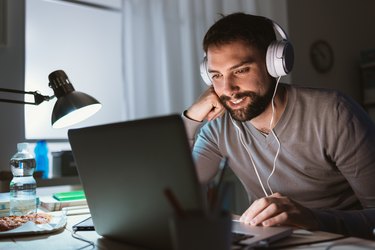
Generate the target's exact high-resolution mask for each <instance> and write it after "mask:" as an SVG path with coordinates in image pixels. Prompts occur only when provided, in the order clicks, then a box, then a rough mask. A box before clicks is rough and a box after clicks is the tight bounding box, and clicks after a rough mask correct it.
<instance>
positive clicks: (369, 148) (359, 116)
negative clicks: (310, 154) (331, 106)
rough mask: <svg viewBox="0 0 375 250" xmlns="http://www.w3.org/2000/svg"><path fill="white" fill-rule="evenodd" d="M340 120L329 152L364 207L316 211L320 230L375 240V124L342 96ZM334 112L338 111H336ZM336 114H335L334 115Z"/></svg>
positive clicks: (337, 108) (338, 107) (339, 107)
mask: <svg viewBox="0 0 375 250" xmlns="http://www.w3.org/2000/svg"><path fill="white" fill-rule="evenodd" d="M337 103H338V106H337V107H336V110H335V112H337V113H336V114H337V117H338V118H337V121H335V123H334V124H336V125H335V127H334V128H335V129H333V130H331V131H332V132H333V134H335V136H334V137H331V139H332V140H331V143H330V145H331V147H328V150H327V152H328V153H329V155H330V156H331V157H332V158H331V159H332V160H333V162H334V163H335V164H336V166H337V168H338V169H339V171H340V172H341V173H342V174H343V176H345V179H346V180H347V181H348V182H349V184H350V186H351V188H352V190H353V192H354V193H355V195H356V197H357V199H358V200H359V201H360V203H361V205H362V209H359V210H353V209H349V210H346V211H343V210H333V209H331V210H330V209H328V208H327V209H321V210H314V211H313V212H314V213H315V215H316V217H317V219H318V221H319V223H320V229H321V230H323V231H329V232H334V233H340V234H343V235H347V236H356V237H362V238H368V239H374V238H375V236H374V234H373V231H374V229H375V186H374V180H375V143H374V142H375V126H374V123H373V122H372V121H371V119H370V118H369V116H368V115H367V114H366V113H365V112H364V110H363V109H362V108H360V107H359V106H358V105H357V104H356V103H355V102H354V101H352V100H351V99H348V98H345V97H344V96H339V101H338V102H337ZM333 113H334V112H333ZM332 117H335V116H334V115H333V116H332Z"/></svg>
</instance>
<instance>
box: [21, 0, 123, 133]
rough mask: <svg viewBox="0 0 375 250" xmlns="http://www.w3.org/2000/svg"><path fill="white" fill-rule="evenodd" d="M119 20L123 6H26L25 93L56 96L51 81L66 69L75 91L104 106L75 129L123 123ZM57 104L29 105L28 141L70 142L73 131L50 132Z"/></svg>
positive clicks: (32, 1) (53, 0)
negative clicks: (55, 75)
mask: <svg viewBox="0 0 375 250" xmlns="http://www.w3.org/2000/svg"><path fill="white" fill-rule="evenodd" d="M121 15H122V13H121V0H111V1H107V0H102V1H99V0H96V1H68V0H65V1H62V0H49V1H46V0H28V1H26V44H25V46H26V49H25V53H26V55H25V57H26V66H25V90H26V91H35V90H38V91H39V92H40V93H41V94H43V95H53V91H52V89H51V88H50V87H48V75H49V74H50V73H51V72H53V71H55V70H58V69H62V70H64V71H65V72H66V74H67V75H68V77H69V79H70V81H71V82H72V84H73V86H74V88H75V89H76V90H77V91H81V92H85V93H87V94H89V95H91V96H93V97H95V98H96V99H97V100H98V101H99V102H101V103H102V104H103V108H102V109H101V110H100V111H99V112H98V113H97V114H95V115H94V116H93V117H91V118H89V119H88V120H87V121H85V122H82V123H80V124H77V125H76V126H75V127H81V126H89V125H96V124H103V123H110V122H117V121H121V120H124V119H125V102H124V97H123V96H124V91H123V89H124V87H123V76H122V26H121V23H122V17H121ZM55 102H56V98H55V99H53V100H51V101H49V102H44V103H42V104H40V105H39V106H33V105H25V130H26V131H25V136H26V139H32V140H33V139H67V130H68V129H69V128H66V129H53V128H52V127H51V113H52V109H53V106H54V104H55ZM70 128H72V127H70Z"/></svg>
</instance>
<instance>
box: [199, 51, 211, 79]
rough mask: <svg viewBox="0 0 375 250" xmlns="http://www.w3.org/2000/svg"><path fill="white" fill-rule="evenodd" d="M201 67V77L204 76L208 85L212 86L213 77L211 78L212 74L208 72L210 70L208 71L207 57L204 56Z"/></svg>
mask: <svg viewBox="0 0 375 250" xmlns="http://www.w3.org/2000/svg"><path fill="white" fill-rule="evenodd" d="M199 69H200V73H201V77H202V79H203V81H204V82H205V83H206V84H207V85H208V86H211V85H212V82H211V78H210V75H209V74H208V71H207V57H204V58H203V60H202V62H201V64H200V67H199Z"/></svg>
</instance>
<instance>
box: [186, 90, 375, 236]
mask: <svg viewBox="0 0 375 250" xmlns="http://www.w3.org/2000/svg"><path fill="white" fill-rule="evenodd" d="M281 86H283V87H285V88H286V90H287V95H288V102H287V105H286V109H285V111H284V113H283V114H282V117H281V118H280V120H279V121H278V123H277V125H276V127H275V128H274V131H275V133H276V135H277V137H278V139H279V141H280V144H281V147H280V153H279V155H278V157H277V160H276V164H275V170H274V173H273V174H272V176H271V177H269V176H270V174H271V172H272V170H273V166H274V164H273V161H274V159H275V155H276V153H277V150H278V148H279V145H278V143H277V140H276V138H275V137H274V135H273V134H272V133H270V134H269V135H267V136H265V135H263V134H262V133H260V132H259V131H258V130H257V129H256V128H255V127H253V126H252V125H251V123H250V122H237V121H234V120H232V119H231V117H230V115H229V113H228V112H226V113H225V114H224V115H223V116H222V117H220V118H217V119H215V120H213V121H211V122H207V123H205V124H202V123H199V122H195V121H192V120H189V119H188V118H187V117H185V116H183V119H184V122H185V125H186V128H187V131H188V136H189V139H190V140H191V144H192V145H194V146H193V156H194V160H195V162H196V166H197V171H198V176H199V179H200V181H201V182H202V183H207V182H208V181H209V180H210V179H211V178H212V177H213V176H214V175H215V174H216V171H217V169H218V165H219V162H220V160H221V158H222V157H223V156H227V157H229V166H230V167H231V169H232V170H233V172H234V173H235V174H236V175H237V177H238V178H239V179H240V181H241V182H242V184H243V185H244V188H245V189H246V191H247V193H248V195H249V200H250V201H254V200H255V199H258V198H260V197H263V196H265V192H264V191H263V189H262V185H263V187H264V189H265V190H266V192H267V193H268V194H270V193H271V190H270V189H269V187H270V188H271V189H272V191H273V192H279V193H281V194H283V195H286V196H288V197H290V198H291V199H293V200H295V201H297V202H299V203H300V204H302V205H303V206H306V207H308V208H311V209H313V211H314V212H315V215H316V216H317V218H318V220H319V221H320V224H321V230H325V231H331V232H335V233H341V234H346V235H353V236H360V237H367V238H370V237H372V229H373V228H374V227H375V125H374V123H373V122H372V121H371V119H370V118H369V116H368V115H367V114H366V113H365V112H364V111H363V109H362V108H361V107H360V106H359V105H358V104H356V103H355V102H354V101H353V100H351V99H350V98H348V97H346V96H344V95H342V94H341V93H339V92H337V91H333V90H323V89H313V88H306V87H297V86H291V85H285V84H282V85H281ZM202 125H203V126H202ZM251 157H252V158H253V162H254V164H252V162H251ZM256 171H257V172H258V174H259V177H260V180H261V181H259V179H258V178H257V175H256ZM268 178H269V181H267V180H268ZM267 183H268V184H269V187H268V184H267ZM342 211H345V212H342Z"/></svg>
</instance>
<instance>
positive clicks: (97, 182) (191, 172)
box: [68, 115, 291, 249]
mask: <svg viewBox="0 0 375 250" xmlns="http://www.w3.org/2000/svg"><path fill="white" fill-rule="evenodd" d="M68 137H69V142H70V145H71V147H72V152H73V155H74V158H75V161H76V164H77V169H78V173H79V176H80V179H81V183H82V185H83V188H84V191H85V195H86V199H87V203H88V206H89V209H90V212H91V216H92V219H93V222H94V225H95V230H96V232H97V233H98V234H99V235H102V236H104V237H108V238H112V239H116V240H121V241H124V242H128V243H130V244H134V245H140V246H144V247H148V248H152V249H170V248H172V240H171V238H170V232H169V220H170V218H171V216H172V215H173V212H174V211H173V208H172V207H171V205H170V203H169V202H168V200H167V198H166V197H165V195H164V190H165V189H166V188H168V189H170V190H172V192H173V193H174V195H175V196H176V197H177V199H178V201H179V202H180V204H181V206H182V207H183V208H184V209H185V210H203V209H205V204H204V201H203V195H202V194H203V193H202V190H201V186H200V184H199V182H198V178H197V175H196V171H195V168H194V163H193V160H192V155H191V149H190V147H189V143H188V140H187V136H186V132H185V127H184V124H183V121H182V119H181V117H180V115H168V116H160V117H152V118H147V119H141V120H135V121H127V122H119V123H112V124H105V125H98V126H93V127H86V128H78V129H70V130H69V131H68ZM233 229H234V231H235V232H237V233H244V234H248V233H250V234H252V235H253V237H251V238H248V239H247V240H246V243H248V244H251V245H253V244H256V243H257V242H259V241H262V240H263V241H267V240H268V239H269V240H273V239H279V238H281V237H286V236H287V235H289V234H290V233H291V230H290V229H282V228H271V231H272V230H274V231H272V232H271V234H268V235H266V234H264V233H265V232H268V231H269V230H268V229H267V228H256V229H257V230H258V231H261V232H262V234H260V233H259V232H255V233H254V232H248V230H250V229H254V227H251V226H246V225H244V224H241V223H239V222H234V223H233ZM262 235H265V236H262Z"/></svg>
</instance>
